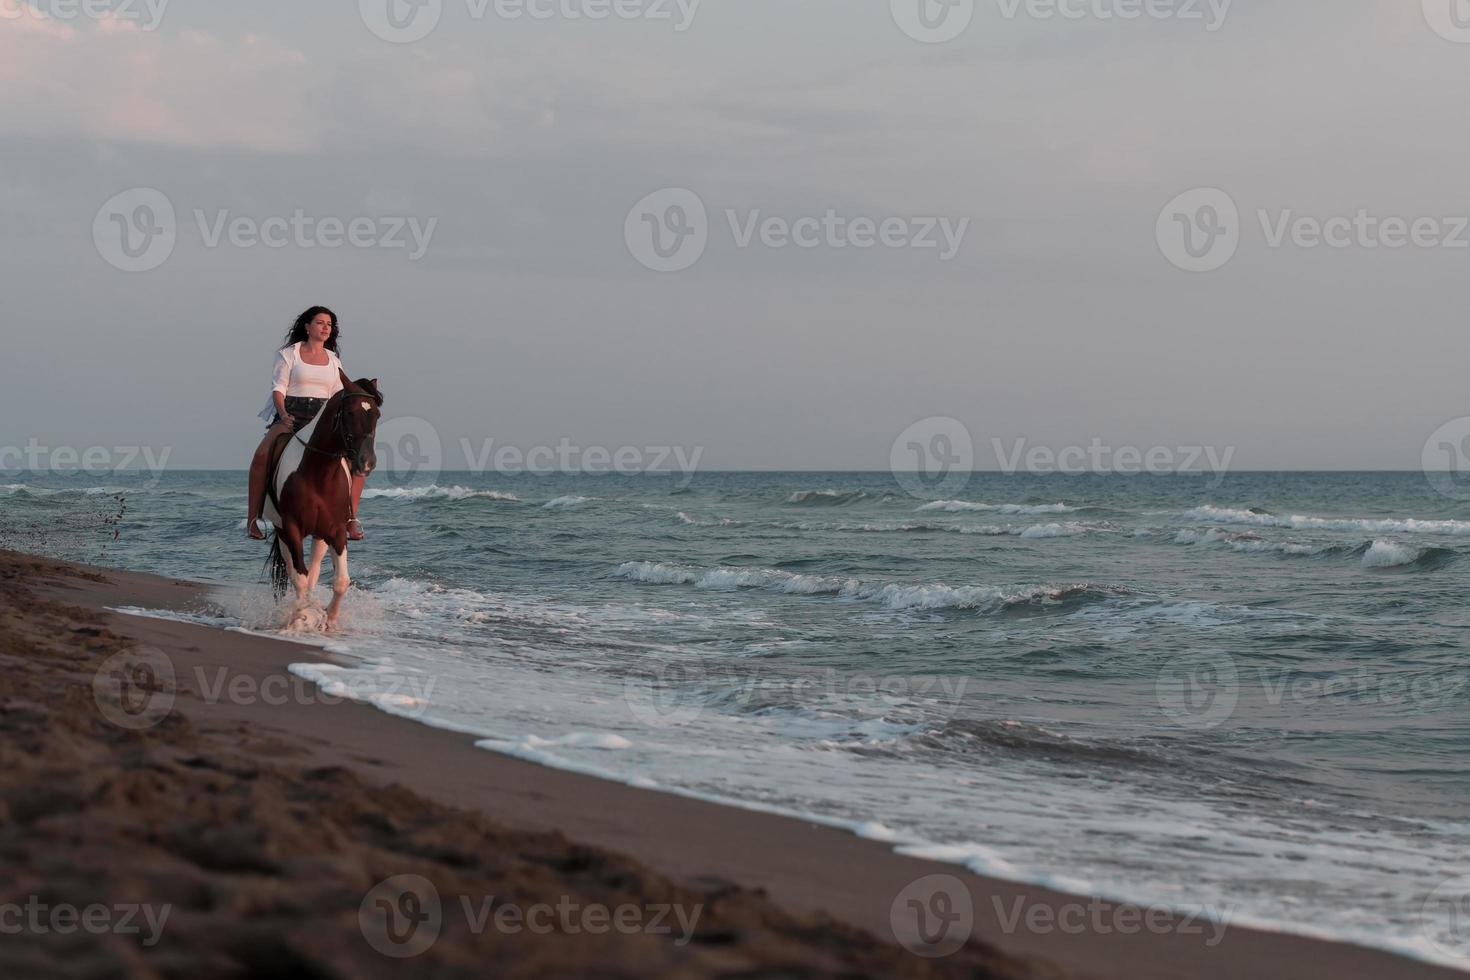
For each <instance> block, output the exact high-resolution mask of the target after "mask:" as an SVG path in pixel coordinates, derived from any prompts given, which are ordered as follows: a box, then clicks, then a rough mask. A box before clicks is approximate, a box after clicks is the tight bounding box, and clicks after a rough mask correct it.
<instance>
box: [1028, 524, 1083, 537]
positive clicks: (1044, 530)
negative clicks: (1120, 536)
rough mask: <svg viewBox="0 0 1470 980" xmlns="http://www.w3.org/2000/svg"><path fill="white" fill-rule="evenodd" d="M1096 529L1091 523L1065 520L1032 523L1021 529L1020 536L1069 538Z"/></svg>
mask: <svg viewBox="0 0 1470 980" xmlns="http://www.w3.org/2000/svg"><path fill="white" fill-rule="evenodd" d="M1097 530H1101V529H1100V528H1098V527H1097V526H1095V525H1092V524H1082V523H1080V522H1078V521H1067V522H1066V523H1065V524H1033V525H1032V526H1031V527H1028V528H1024V529H1022V530H1021V532H1020V536H1021V537H1023V538H1071V537H1075V536H1077V535H1079V534H1087V533H1089V532H1091V531H1097Z"/></svg>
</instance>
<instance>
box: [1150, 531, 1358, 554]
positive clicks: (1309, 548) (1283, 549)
mask: <svg viewBox="0 0 1470 980" xmlns="http://www.w3.org/2000/svg"><path fill="white" fill-rule="evenodd" d="M1174 543H1175V544H1193V545H1206V546H1208V545H1223V546H1224V547H1227V548H1229V549H1230V550H1231V551H1237V552H1240V553H1241V554H1247V555H1258V554H1281V555H1295V556H1302V557H1315V556H1321V555H1328V554H1339V553H1341V552H1342V551H1344V550H1345V549H1344V548H1342V547H1341V546H1340V545H1323V546H1319V545H1309V544H1298V543H1295V542H1291V541H1266V540H1264V539H1262V538H1261V537H1260V536H1259V535H1256V534H1253V533H1251V532H1249V531H1246V532H1243V533H1241V532H1231V531H1221V530H1219V529H1217V528H1211V529H1210V530H1208V531H1196V530H1194V529H1192V528H1184V529H1183V530H1181V531H1180V532H1179V533H1178V534H1176V535H1175V536H1174Z"/></svg>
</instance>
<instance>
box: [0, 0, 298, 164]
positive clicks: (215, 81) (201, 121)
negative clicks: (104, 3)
mask: <svg viewBox="0 0 1470 980" xmlns="http://www.w3.org/2000/svg"><path fill="white" fill-rule="evenodd" d="M0 2H4V3H7V4H10V3H13V2H14V0H0ZM7 10H8V12H9V13H11V14H15V16H6V17H5V18H3V19H0V81H3V82H4V84H5V88H6V93H5V94H6V97H5V100H4V102H3V104H0V128H3V129H4V130H5V131H6V132H7V133H8V134H12V135H23V136H42V137H81V138H85V139H90V140H104V141H105V140H116V141H124V142H133V141H136V142H150V143H167V144H173V145H179V146H187V147H199V148H203V147H236V148H242V149H247V150H253V151H265V152H282V151H290V150H292V149H294V148H300V147H301V146H303V145H304V144H305V143H306V141H308V140H310V138H311V134H312V131H313V128H312V126H311V117H310V114H309V112H308V110H307V108H306V107H305V106H303V104H302V98H301V93H302V91H303V87H304V86H307V85H308V83H309V82H310V80H311V68H310V65H309V62H308V59H307V58H306V56H305V55H304V54H303V53H301V52H300V51H296V50H293V49H291V48H289V47H286V46H284V45H282V44H280V43H279V42H276V41H274V40H271V39H269V38H266V37H263V36H260V35H254V34H248V35H245V36H243V37H240V38H237V39H234V40H222V39H221V38H219V37H216V36H215V35H213V34H211V33H208V32H205V31H197V30H190V31H183V32H180V33H177V34H166V33H162V32H159V31H147V30H143V29H142V28H140V27H139V26H138V24H136V23H135V22H133V21H131V20H127V19H124V18H121V17H119V16H117V15H116V14H108V15H105V16H103V17H100V18H95V19H82V20H77V21H75V22H72V23H62V22H61V21H59V20H57V19H56V18H54V17H51V16H48V15H46V14H45V13H42V12H40V11H38V10H36V9H35V8H33V7H30V6H28V5H21V6H19V7H18V8H16V7H13V6H11V7H7Z"/></svg>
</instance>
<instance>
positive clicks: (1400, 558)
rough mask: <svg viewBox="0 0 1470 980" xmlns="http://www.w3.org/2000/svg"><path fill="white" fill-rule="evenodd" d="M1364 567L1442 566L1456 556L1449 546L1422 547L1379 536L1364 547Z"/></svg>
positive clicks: (1432, 567)
mask: <svg viewBox="0 0 1470 980" xmlns="http://www.w3.org/2000/svg"><path fill="white" fill-rule="evenodd" d="M1362 552H1363V559H1362V565H1363V567H1364V568H1417V569H1424V570H1427V569H1434V568H1440V567H1442V566H1444V565H1446V564H1448V563H1450V562H1451V561H1453V560H1454V559H1455V557H1456V553H1455V552H1454V551H1452V550H1451V549H1449V548H1420V547H1418V546H1416V545H1411V544H1401V543H1400V542H1397V541H1391V540H1389V539H1387V538H1377V539H1375V540H1374V542H1373V543H1372V544H1371V545H1368V546H1367V547H1366V548H1364V549H1362Z"/></svg>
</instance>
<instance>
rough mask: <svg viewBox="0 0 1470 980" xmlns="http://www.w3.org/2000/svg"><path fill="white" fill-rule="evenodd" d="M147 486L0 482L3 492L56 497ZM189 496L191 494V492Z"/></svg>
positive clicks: (113, 494)
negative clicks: (86, 485) (52, 485)
mask: <svg viewBox="0 0 1470 980" xmlns="http://www.w3.org/2000/svg"><path fill="white" fill-rule="evenodd" d="M149 489H151V488H149V487H33V486H31V485H30V484H28V483H6V484H0V491H3V492H5V493H24V494H28V495H30V496H33V497H56V496H60V495H61V494H67V493H80V494H84V495H86V496H89V497H123V496H127V495H128V494H130V493H142V492H144V491H145V490H149ZM190 496H193V495H192V494H191V495H190Z"/></svg>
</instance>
